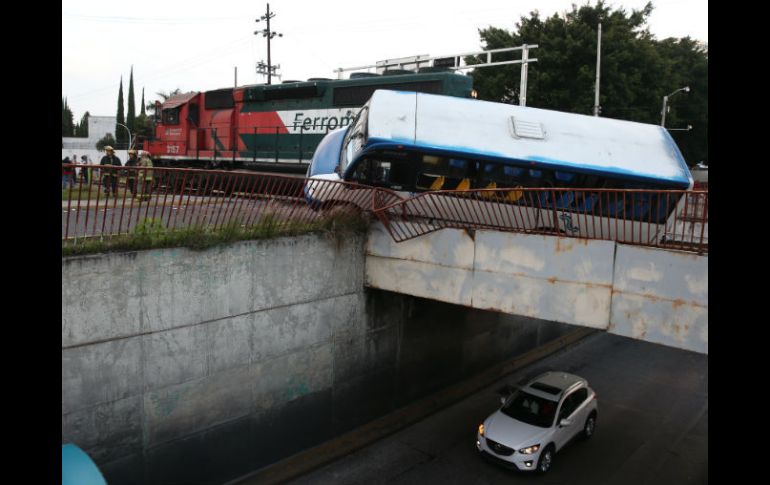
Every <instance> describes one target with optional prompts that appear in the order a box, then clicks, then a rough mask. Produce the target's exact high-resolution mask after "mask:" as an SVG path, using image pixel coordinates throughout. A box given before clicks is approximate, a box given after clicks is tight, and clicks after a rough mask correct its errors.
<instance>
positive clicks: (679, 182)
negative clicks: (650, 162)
mask: <svg viewBox="0 0 770 485" xmlns="http://www.w3.org/2000/svg"><path fill="white" fill-rule="evenodd" d="M669 136H670V135H669ZM672 142H673V140H672ZM399 146H401V147H402V148H405V149H406V148H410V149H411V148H414V149H419V150H420V151H424V152H425V153H428V154H433V153H435V154H437V155H445V156H456V157H458V158H462V157H466V158H469V157H471V158H478V159H481V160H485V161H495V162H502V163H505V162H518V163H522V164H532V163H537V164H538V167H537V168H550V169H553V170H560V171H565V170H569V169H575V170H577V171H579V172H581V173H586V174H591V175H600V176H607V175H618V176H620V177H621V178H626V179H631V180H637V181H641V182H653V183H655V182H657V183H666V182H668V183H671V184H673V185H675V186H676V188H682V189H686V188H688V187H689V184H690V180H689V178H688V177H686V176H674V177H663V176H655V175H650V174H640V173H638V172H634V171H632V170H625V169H621V168H616V167H609V168H601V167H597V166H594V165H585V164H581V163H576V162H570V161H567V160H557V159H552V158H547V157H540V156H529V157H527V158H523V159H512V158H510V157H507V156H505V155H503V154H501V153H498V152H487V151H482V150H474V149H469V148H467V147H448V146H444V145H429V144H423V143H415V142H414V140H413V139H411V138H375V137H372V138H369V140H368V141H367V146H366V147H365V148H364V149H363V150H362V151H361V152H360V153H359V154H358V156H357V157H356V161H357V160H358V159H359V158H360V157H361V155H363V154H364V153H366V152H369V151H372V150H380V149H388V148H390V149H392V148H398V147H399ZM458 148H459V149H458ZM676 151H677V152H678V149H677V150H676ZM677 159H678V161H679V162H680V163H684V159H682V158H681V155H678V157H677ZM354 165H355V164H350V165H349V166H348V170H346V175H347V174H348V173H350V172H351V169H353V166H354ZM685 166H686V164H685Z"/></svg>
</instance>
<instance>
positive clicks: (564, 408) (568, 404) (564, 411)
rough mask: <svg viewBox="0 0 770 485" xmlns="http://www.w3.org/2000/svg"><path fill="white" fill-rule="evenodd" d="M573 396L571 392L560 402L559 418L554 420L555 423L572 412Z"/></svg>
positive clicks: (573, 408) (573, 407)
mask: <svg viewBox="0 0 770 485" xmlns="http://www.w3.org/2000/svg"><path fill="white" fill-rule="evenodd" d="M574 398H575V393H574V392H573V393H572V394H570V395H569V396H567V397H566V398H565V399H564V402H563V403H562V404H561V409H560V410H559V419H558V420H557V421H556V422H557V423H560V422H561V420H562V419H566V418H568V417H569V415H570V414H572V411H574V410H575V406H573V405H572V403H573V402H574V400H575V399H574Z"/></svg>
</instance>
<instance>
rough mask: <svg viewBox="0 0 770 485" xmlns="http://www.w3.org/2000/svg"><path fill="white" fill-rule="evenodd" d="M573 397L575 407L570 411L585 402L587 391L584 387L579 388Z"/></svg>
mask: <svg viewBox="0 0 770 485" xmlns="http://www.w3.org/2000/svg"><path fill="white" fill-rule="evenodd" d="M572 395H573V396H575V407H574V408H573V409H572V410H573V411H574V410H575V409H577V408H579V407H580V405H581V404H583V403H584V402H585V400H586V399H588V389H587V388H585V387H581V388H580V389H578V390H577V391H575V392H574V393H573V394H572Z"/></svg>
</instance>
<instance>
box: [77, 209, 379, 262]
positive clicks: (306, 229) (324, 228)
mask: <svg viewBox="0 0 770 485" xmlns="http://www.w3.org/2000/svg"><path fill="white" fill-rule="evenodd" d="M370 222H371V215H370V214H369V213H367V212H358V211H349V210H347V211H335V210H331V211H329V212H328V213H326V214H324V216H323V217H321V218H319V219H316V220H315V221H312V222H301V221H297V220H278V219H276V218H275V217H274V216H272V215H270V214H267V215H264V216H263V217H262V218H260V219H259V220H258V221H257V222H255V223H254V224H252V225H251V226H249V227H244V226H243V225H242V223H241V222H240V221H233V222H231V223H230V224H227V225H223V226H222V227H218V228H216V229H213V228H211V227H203V226H193V227H187V228H183V229H175V230H170V229H167V228H166V227H165V226H164V225H163V223H162V221H161V220H160V219H153V218H147V219H144V220H142V221H141V222H140V223H139V224H138V225H137V226H136V227H135V228H134V231H133V232H132V233H131V234H126V235H120V236H112V237H102V238H98V237H92V238H79V239H78V240H72V239H71V240H67V241H62V256H77V255H83V254H93V253H104V252H116V251H137V250H141V249H157V248H172V247H187V248H190V249H195V250H204V249H208V248H211V247H214V246H219V245H226V244H230V243H233V242H236V241H245V240H254V239H271V238H276V237H285V236H298V235H301V234H309V233H322V234H324V235H326V236H327V237H329V238H330V239H331V240H332V241H333V242H334V243H335V246H336V247H337V248H340V247H341V246H342V243H343V242H344V241H345V240H346V239H347V238H349V237H351V236H354V235H356V234H362V233H364V232H366V230H367V228H368V227H369V224H370Z"/></svg>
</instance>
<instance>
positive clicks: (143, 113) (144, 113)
mask: <svg viewBox="0 0 770 485" xmlns="http://www.w3.org/2000/svg"><path fill="white" fill-rule="evenodd" d="M142 116H147V113H146V112H145V111H144V88H142Z"/></svg>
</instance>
